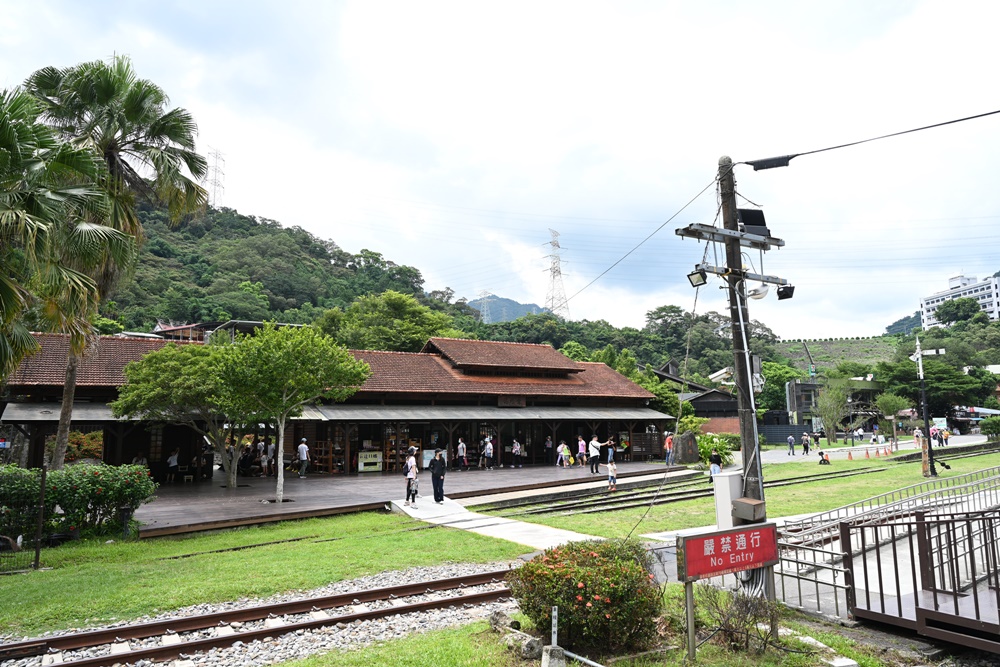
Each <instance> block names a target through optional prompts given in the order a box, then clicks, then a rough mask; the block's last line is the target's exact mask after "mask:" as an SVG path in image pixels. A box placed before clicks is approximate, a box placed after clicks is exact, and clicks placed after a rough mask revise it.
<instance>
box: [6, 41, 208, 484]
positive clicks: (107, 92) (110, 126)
mask: <svg viewBox="0 0 1000 667" xmlns="http://www.w3.org/2000/svg"><path fill="white" fill-rule="evenodd" d="M24 87H25V89H26V90H27V91H28V92H29V93H30V94H32V95H34V97H35V98H36V99H37V100H39V103H40V104H41V106H42V108H43V110H44V113H43V119H44V120H45V121H46V122H47V123H48V124H49V125H50V126H51V127H52V128H53V129H54V130H55V131H56V132H58V133H59V134H60V135H61V136H62V137H63V138H64V139H65V140H66V141H67V142H69V143H71V144H73V145H75V146H79V147H81V148H88V149H90V150H91V151H92V153H93V154H94V155H95V156H96V157H98V158H99V159H100V160H102V161H103V162H104V166H105V171H103V172H102V175H101V177H100V178H99V179H98V184H99V185H100V187H101V189H102V190H103V192H104V193H105V195H106V197H107V199H108V202H109V207H108V210H107V213H106V215H104V216H102V217H103V218H104V222H106V224H107V225H108V226H109V227H111V228H113V229H116V230H119V231H121V232H124V233H125V234H128V235H129V236H131V237H132V238H133V239H134V240H135V242H136V243H139V242H140V241H141V239H142V227H141V225H140V224H139V220H138V217H137V216H136V213H135V200H136V196H137V195H138V196H142V197H143V198H145V199H146V200H148V201H159V202H163V203H165V204H166V205H167V207H168V209H169V210H170V212H171V215H172V216H173V218H174V219H175V220H176V219H179V218H180V217H181V216H182V215H184V214H186V213H189V212H192V211H195V210H199V209H201V208H203V207H204V205H205V203H206V201H207V193H206V191H205V189H204V188H202V187H201V186H200V185H198V183H197V182H196V180H195V179H198V178H202V177H203V176H205V174H206V173H207V171H208V167H207V163H206V161H205V159H204V158H203V157H202V156H200V155H198V153H197V152H195V136H196V135H197V125H196V124H195V123H194V120H193V119H192V117H191V115H190V114H189V113H188V112H187V111H185V110H184V109H169V110H168V109H167V108H166V107H167V105H168V103H169V99H168V98H167V95H166V93H164V92H163V90H162V89H161V88H160V87H159V86H157V85H155V84H154V83H152V82H150V81H147V80H145V79H140V78H138V77H137V76H136V74H135V71H134V70H133V69H132V63H131V61H130V60H129V58H128V57H127V56H115V57H113V58H112V59H111V61H110V62H108V63H105V62H103V61H94V62H89V63H82V64H79V65H75V66H73V67H67V68H61V69H60V68H56V67H46V68H43V69H40V70H38V71H36V72H35V73H33V74H32V75H31V76H30V77H28V80H27V81H26V82H25V84H24ZM131 269H132V261H131V260H123V259H122V258H120V257H112V256H110V255H105V257H104V258H103V261H102V262H101V263H100V264H99V266H97V267H94V268H93V269H92V270H91V271H90V274H89V275H91V277H92V278H93V279H94V282H95V283H96V284H97V287H98V293H99V297H100V299H101V300H103V299H104V298H107V296H108V295H109V294H110V293H111V291H112V290H113V289H114V287H115V285H116V283H117V282H118V281H119V280H120V279H121V278H122V277H123V276H125V275H127V273H128V272H129V271H130V270H131ZM98 303H99V302H98ZM95 310H96V309H91V310H88V311H86V312H72V313H69V314H68V317H75V318H77V319H78V320H79V321H84V322H89V321H90V320H91V318H92V316H93V315H94V314H95ZM91 331H92V329H91ZM87 342H88V341H87V337H85V336H74V339H73V344H72V345H71V347H70V351H69V356H68V358H67V361H66V382H65V384H64V387H63V397H62V411H61V412H60V417H59V428H58V431H57V434H56V451H55V454H54V455H53V460H52V467H53V468H55V469H58V468H61V467H62V465H63V457H64V456H65V452H66V446H67V443H68V437H69V426H70V421H71V419H72V406H73V397H74V395H75V392H76V368H77V365H78V364H79V356H80V353H81V352H82V350H83V348H84V347H85V346H86V344H87Z"/></svg>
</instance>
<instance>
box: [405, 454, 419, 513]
mask: <svg viewBox="0 0 1000 667" xmlns="http://www.w3.org/2000/svg"><path fill="white" fill-rule="evenodd" d="M406 453H407V457H406V463H405V464H404V465H405V466H406V468H405V470H406V502H404V503H403V504H404V505H406V506H409V507H416V506H417V457H416V454H417V448H416V447H410V448H409V449H408V450H407V452H406ZM411 498H412V500H411Z"/></svg>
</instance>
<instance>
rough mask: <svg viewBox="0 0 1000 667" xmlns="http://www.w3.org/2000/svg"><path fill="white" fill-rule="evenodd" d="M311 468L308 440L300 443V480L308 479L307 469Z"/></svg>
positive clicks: (303, 439)
mask: <svg viewBox="0 0 1000 667" xmlns="http://www.w3.org/2000/svg"><path fill="white" fill-rule="evenodd" d="M308 467H309V445H307V444H306V439H305V438H302V440H301V441H299V479H305V478H306V468H308Z"/></svg>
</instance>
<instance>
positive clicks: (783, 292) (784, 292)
mask: <svg viewBox="0 0 1000 667" xmlns="http://www.w3.org/2000/svg"><path fill="white" fill-rule="evenodd" d="M793 294H795V286H794V285H782V286H781V287H779V288H778V301H781V300H782V299H791V298H792V295H793Z"/></svg>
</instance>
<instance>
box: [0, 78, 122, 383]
mask: <svg viewBox="0 0 1000 667" xmlns="http://www.w3.org/2000/svg"><path fill="white" fill-rule="evenodd" d="M40 113H41V109H40V107H39V105H38V103H37V101H36V100H35V99H34V98H33V97H32V96H30V95H28V94H26V93H24V92H20V91H3V92H2V93H0V381H2V380H3V379H4V378H6V377H7V375H9V374H10V373H11V372H13V371H14V369H16V368H17V365H18V363H19V362H20V361H21V359H22V358H23V357H24V356H25V355H26V354H28V353H30V352H32V351H34V350H35V349H36V347H37V346H36V344H35V341H34V339H33V338H32V337H31V336H30V335H29V333H28V329H27V328H26V327H25V325H24V319H23V318H24V315H25V313H26V311H27V310H28V309H29V308H30V307H32V306H34V307H35V308H36V309H37V310H38V311H39V312H40V313H41V314H43V315H45V316H47V317H48V318H49V319H52V320H55V321H57V322H58V323H59V327H60V329H61V330H64V331H68V332H69V333H71V334H74V335H82V334H83V333H84V332H85V327H84V326H83V325H81V323H80V322H79V321H78V320H75V319H72V318H66V317H65V316H64V314H65V313H67V312H75V311H83V310H93V309H94V308H95V307H96V304H97V299H98V292H97V285H96V283H95V281H94V280H93V279H92V278H91V277H89V276H88V275H86V273H83V272H81V271H80V269H79V266H80V265H84V266H89V265H90V264H91V263H92V262H93V261H94V258H95V257H100V256H101V255H102V253H104V252H105V251H106V250H108V248H109V245H111V244H118V243H121V242H122V241H124V240H125V239H124V238H123V237H122V235H121V234H116V233H115V232H114V231H113V230H110V229H106V228H101V227H98V226H95V225H92V224H89V223H87V222H86V219H87V217H88V216H93V215H100V214H101V213H103V212H104V211H105V210H106V208H105V206H106V204H107V201H106V199H105V197H104V195H103V194H102V193H101V192H100V191H99V190H98V189H95V188H94V187H91V184H93V182H94V181H95V180H96V179H97V178H98V176H99V174H100V172H101V164H100V162H99V161H98V160H97V158H96V157H95V156H94V155H93V153H92V152H91V151H89V150H82V149H79V148H74V147H72V146H69V145H67V144H64V143H61V142H59V141H58V138H57V137H56V135H55V133H54V132H53V131H52V130H51V129H50V128H49V127H47V126H45V125H44V124H42V123H41V122H40V120H39V116H40ZM66 258H72V259H73V260H74V261H73V265H68V264H65V263H63V261H62V260H64V259H66Z"/></svg>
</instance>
